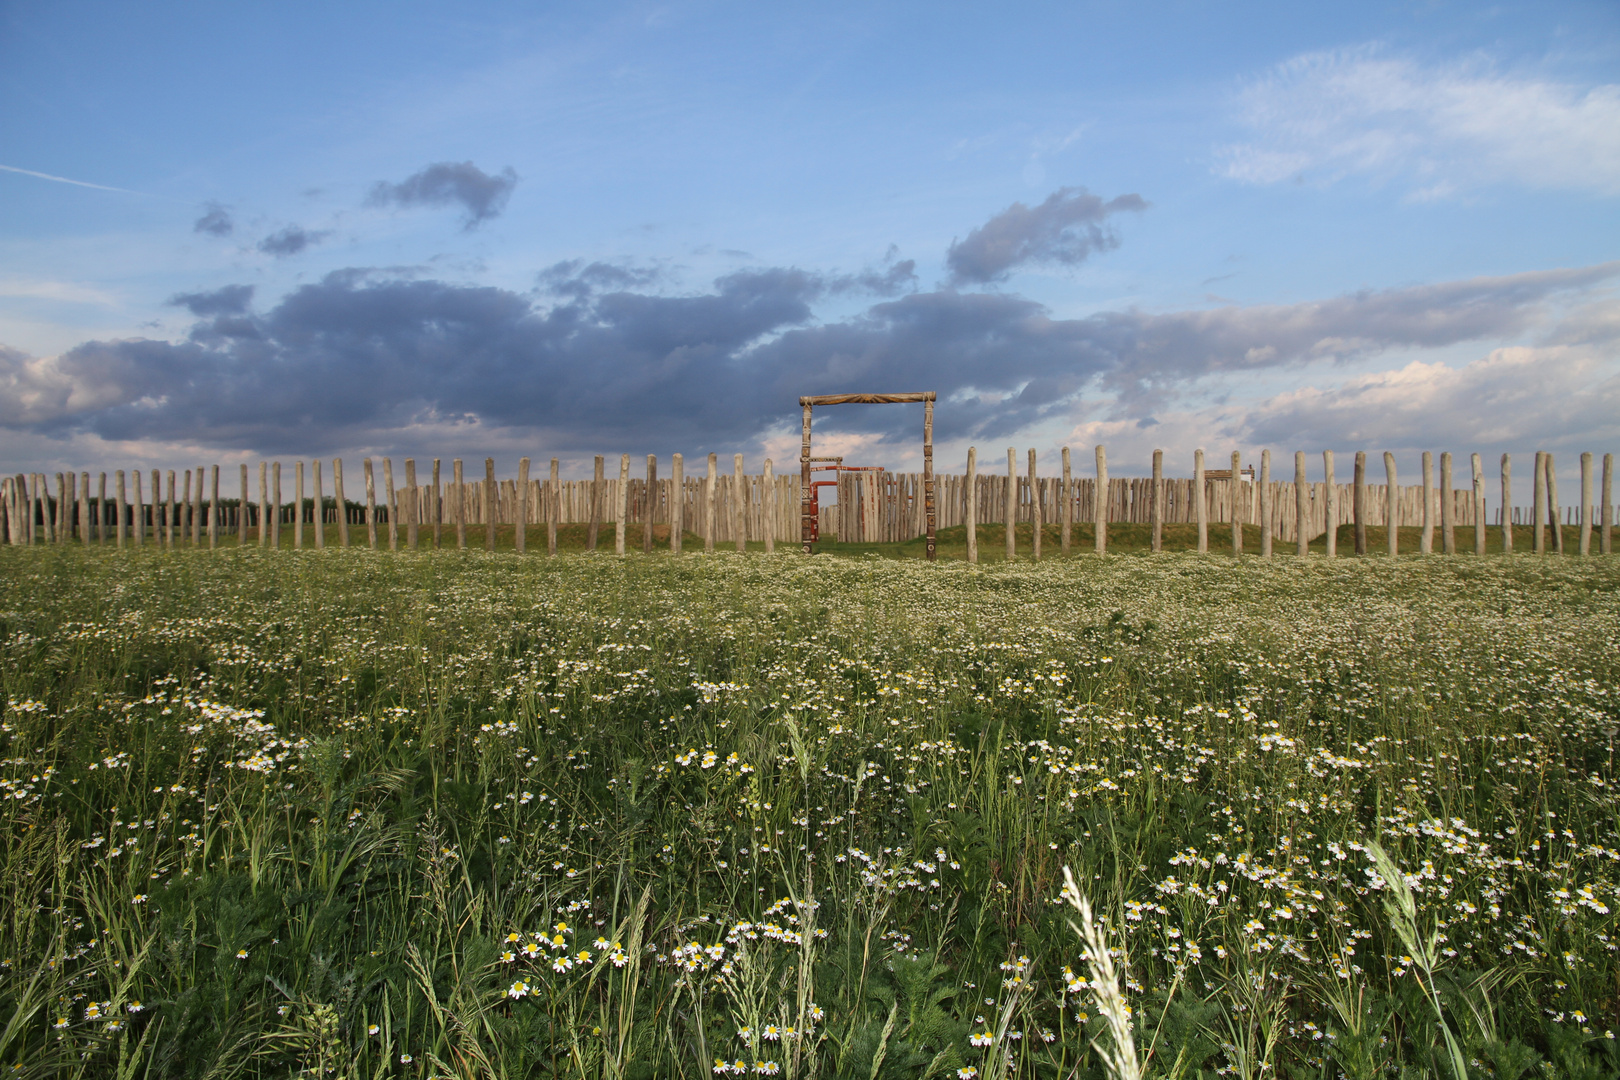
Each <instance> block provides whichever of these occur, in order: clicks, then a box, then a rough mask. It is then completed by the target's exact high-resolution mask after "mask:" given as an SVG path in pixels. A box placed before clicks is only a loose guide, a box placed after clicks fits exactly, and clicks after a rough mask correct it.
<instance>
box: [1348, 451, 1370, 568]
mask: <svg viewBox="0 0 1620 1080" xmlns="http://www.w3.org/2000/svg"><path fill="white" fill-rule="evenodd" d="M1352 484H1353V487H1352V488H1351V499H1350V512H1351V513H1353V514H1354V515H1355V520H1356V554H1357V555H1365V554H1367V451H1365V450H1357V451H1356V473H1355V479H1354V480H1353V481H1352Z"/></svg>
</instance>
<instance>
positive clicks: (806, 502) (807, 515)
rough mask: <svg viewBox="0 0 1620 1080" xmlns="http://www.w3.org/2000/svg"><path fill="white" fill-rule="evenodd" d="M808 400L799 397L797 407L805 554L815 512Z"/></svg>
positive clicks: (840, 509) (801, 534) (800, 536)
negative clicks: (800, 431)
mask: <svg viewBox="0 0 1620 1080" xmlns="http://www.w3.org/2000/svg"><path fill="white" fill-rule="evenodd" d="M810 402H811V399H810V398H806V397H802V398H800V399H799V407H800V409H801V410H803V413H804V419H803V421H802V426H803V436H804V442H803V444H802V446H801V449H800V450H799V542H800V543H801V544H803V545H804V553H805V554H806V555H808V554H810V545H811V537H812V536H814V535H815V532H814V529H815V523H814V518H815V512H814V510H813V509H812V508H811V503H810V500H811V497H812V496H813V495H814V489H813V488H812V487H811V486H810V407H811V405H810ZM838 509H839V512H840V513H843V512H844V507H839V508H838ZM846 539H847V537H846Z"/></svg>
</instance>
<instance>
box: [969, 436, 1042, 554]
mask: <svg viewBox="0 0 1620 1080" xmlns="http://www.w3.org/2000/svg"><path fill="white" fill-rule="evenodd" d="M1067 453H1068V451H1067V450H1065V451H1064V454H1067ZM965 494H966V500H965V503H964V505H963V508H962V515H963V520H962V524H963V525H965V526H967V528H966V535H967V561H968V562H969V563H977V562H978V561H979V451H978V449H977V448H976V447H972V446H970V447H968V456H967V491H966V493H965Z"/></svg>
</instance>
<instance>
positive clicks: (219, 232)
mask: <svg viewBox="0 0 1620 1080" xmlns="http://www.w3.org/2000/svg"><path fill="white" fill-rule="evenodd" d="M191 231H192V232H197V233H206V234H207V235H209V236H229V235H231V233H233V232H235V231H236V222H235V221H233V220H232V219H231V212H230V209H229V208H228V207H224V206H221V205H220V204H219V203H209V204H208V210H207V212H206V213H204V214H203V216H202V217H200V218H198V219H197V220H196V221H195V222H193V223H192V226H191Z"/></svg>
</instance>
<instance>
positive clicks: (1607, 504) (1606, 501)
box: [1598, 454, 1614, 555]
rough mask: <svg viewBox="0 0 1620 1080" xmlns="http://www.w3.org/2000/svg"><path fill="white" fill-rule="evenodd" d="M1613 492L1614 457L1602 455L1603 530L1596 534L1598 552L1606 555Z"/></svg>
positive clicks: (1612, 510) (1611, 515)
mask: <svg viewBox="0 0 1620 1080" xmlns="http://www.w3.org/2000/svg"><path fill="white" fill-rule="evenodd" d="M1613 490H1614V455H1613V454H1604V455H1603V503H1602V506H1601V513H1602V514H1603V528H1602V529H1601V530H1599V532H1598V551H1600V552H1601V553H1603V554H1604V555H1607V554H1608V553H1609V526H1610V524H1611V523H1612V522H1613V521H1614V506H1613V504H1612V499H1611V492H1612V491H1613Z"/></svg>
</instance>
